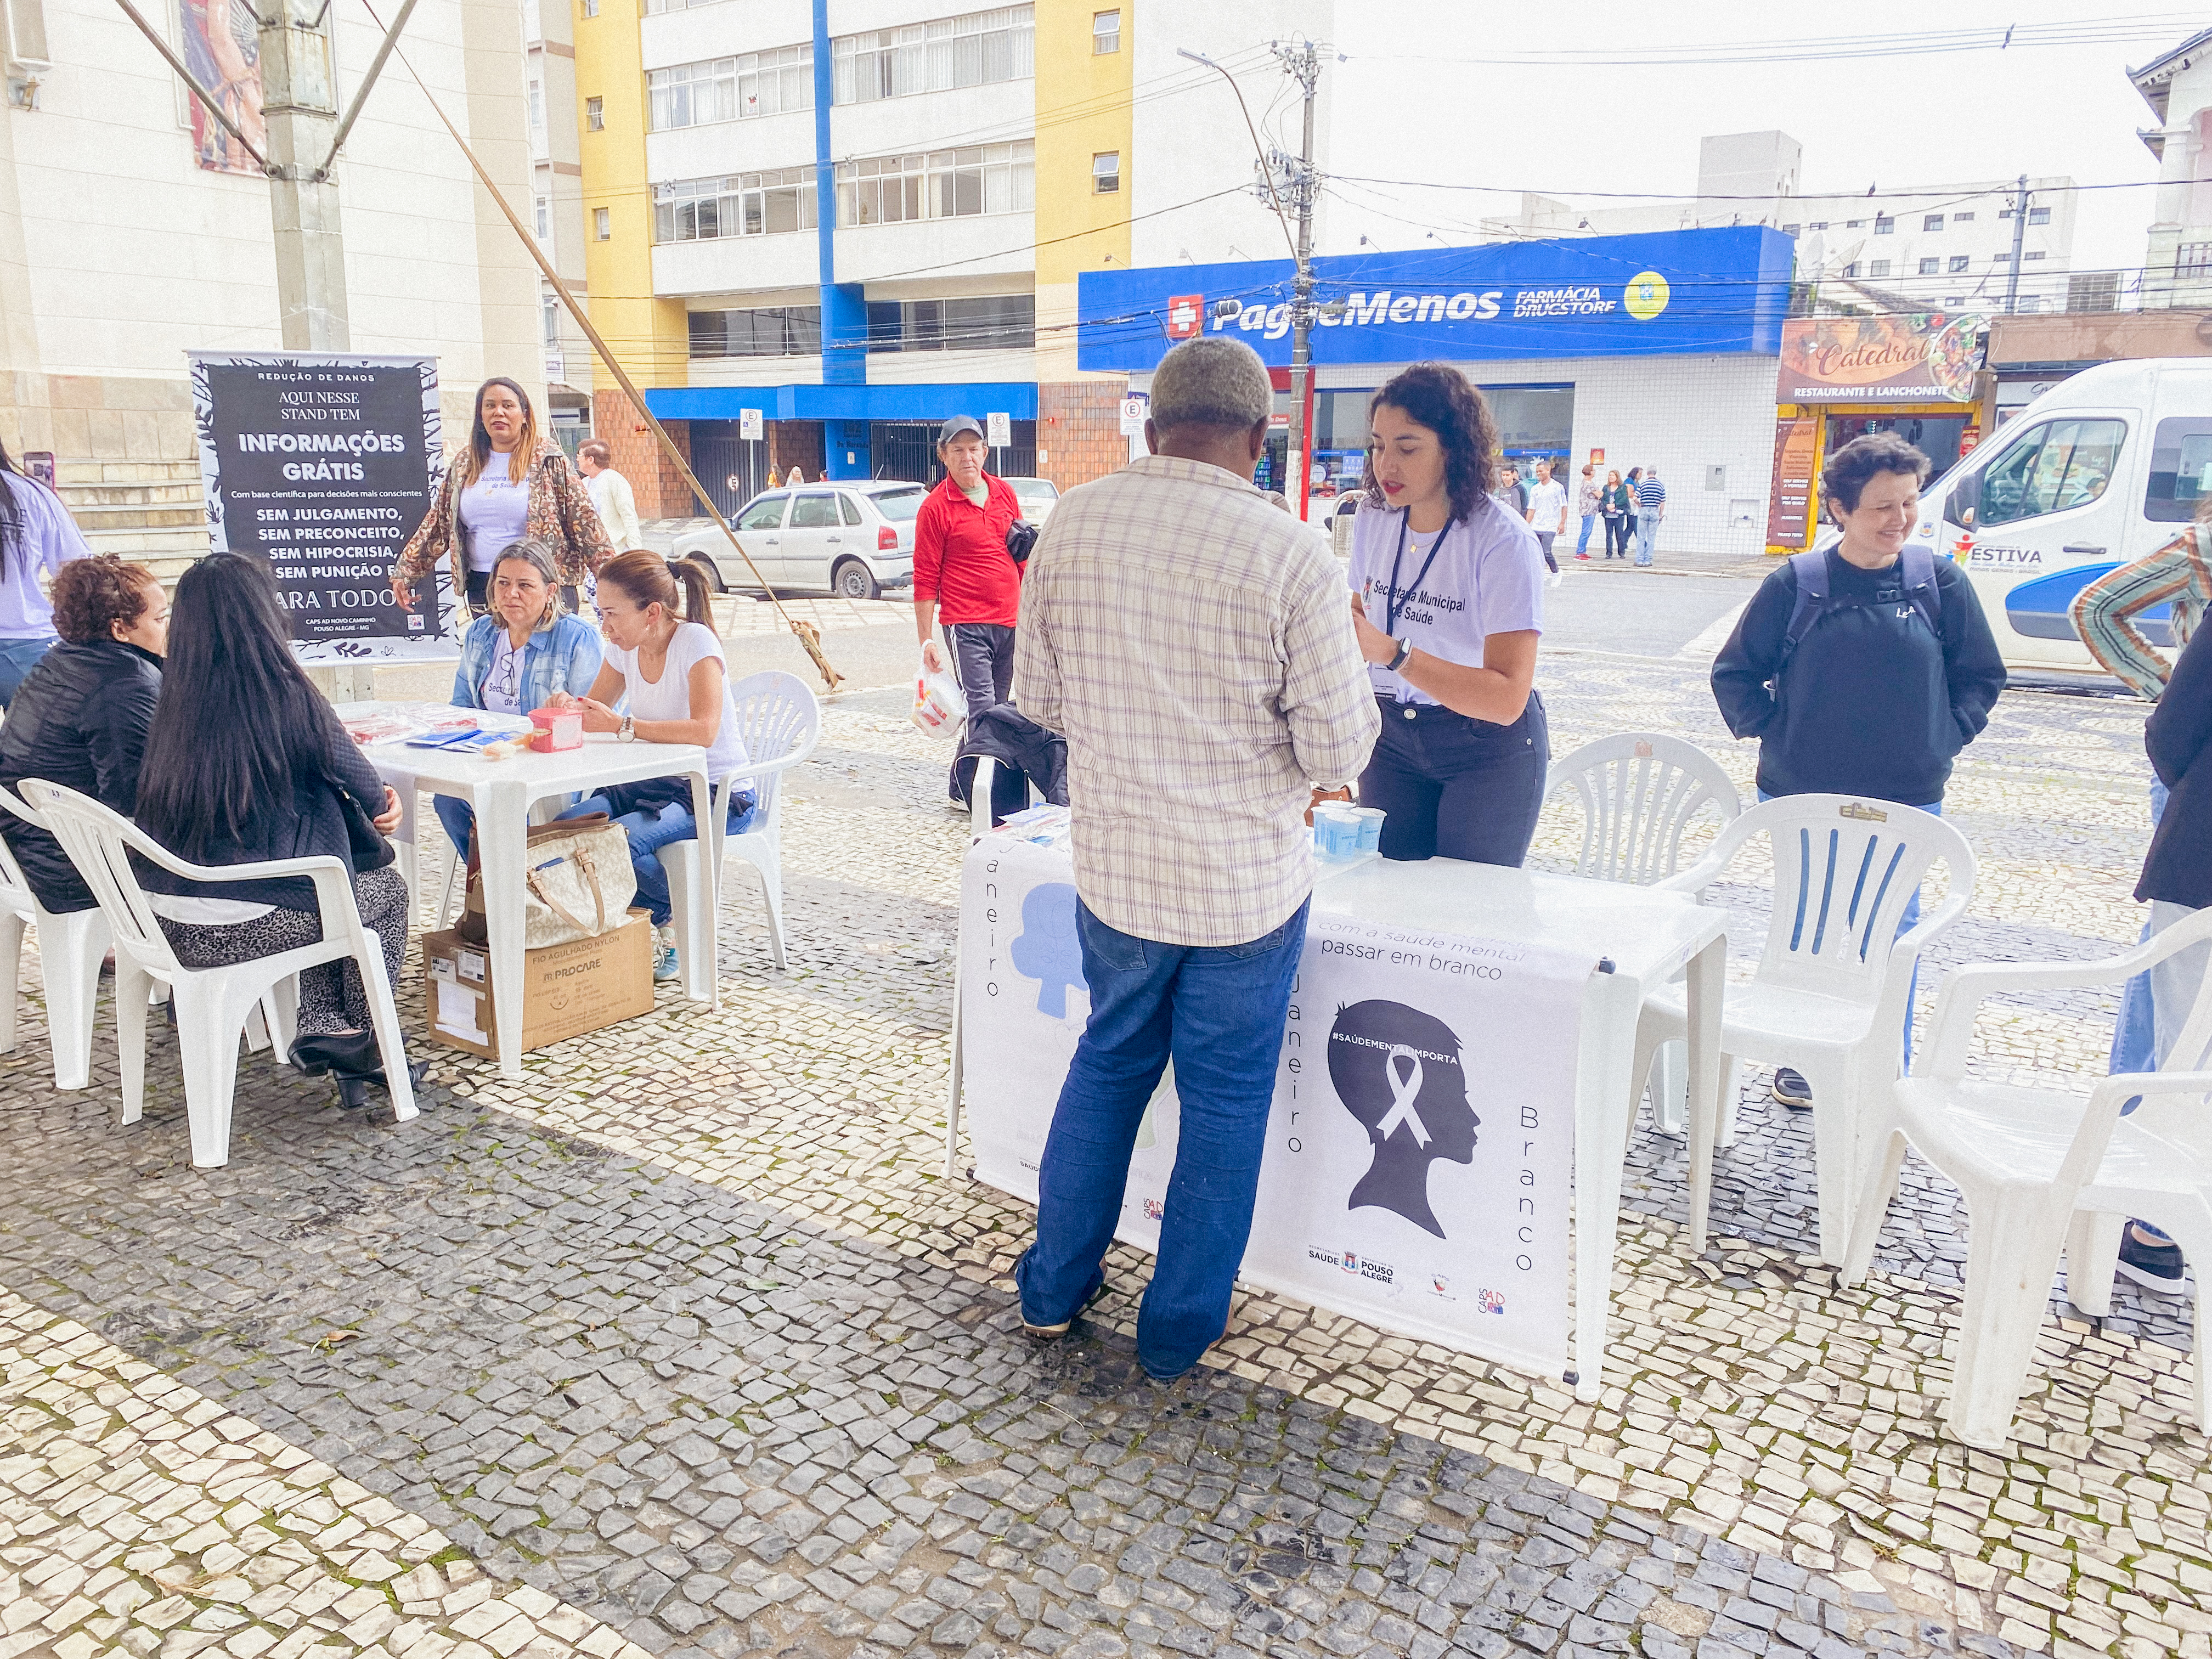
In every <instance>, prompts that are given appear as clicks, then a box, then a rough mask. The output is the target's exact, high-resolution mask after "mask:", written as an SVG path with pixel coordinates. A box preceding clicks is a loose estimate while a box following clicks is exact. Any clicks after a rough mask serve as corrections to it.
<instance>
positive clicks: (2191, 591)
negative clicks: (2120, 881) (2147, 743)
mask: <svg viewBox="0 0 2212 1659" xmlns="http://www.w3.org/2000/svg"><path fill="white" fill-rule="evenodd" d="M2208 520H2212V495H2208V496H2206V497H2204V498H2203V501H2201V502H2200V503H2199V505H2198V507H2197V519H2196V521H2195V522H2194V523H2192V524H2191V525H2190V526H2188V527H2187V528H2186V529H2185V530H2184V531H2183V532H2181V533H2180V534H2179V536H2176V537H2175V538H2173V539H2172V541H2170V542H2168V543H2166V545H2165V546H2163V547H2161V548H2160V549H2159V550H2157V551H2155V552H2154V553H2148V554H2146V555H2144V556H2142V558H2140V559H2137V560H2135V561H2134V562H2131V563H2129V564H2124V565H2122V566H2120V567H2119V568H2118V569H2117V570H2112V571H2108V572H2107V573H2106V574H2104V575H2102V576H2100V577H2099V578H2098V579H2097V580H2095V581H2093V582H2092V583H2090V584H2089V586H2087V587H2085V588H2083V589H2082V590H2081V593H2080V595H2079V596H2078V597H2076V598H2075V601H2074V611H2073V619H2074V628H2075V632H2076V633H2078V634H2079V635H2081V642H2082V644H2084V645H2086V646H2087V647H2088V648H2089V654H2090V655H2091V656H2093V657H2094V658H2095V659H2097V660H2098V662H2099V663H2100V664H2101V665H2103V667H2104V669H2105V671H2106V672H2107V673H2109V674H2111V675H2112V676H2113V677H2114V678H2117V679H2118V680H2119V681H2120V683H2121V684H2124V685H2125V686H2127V687H2128V688H2129V689H2130V690H2132V691H2134V692H2135V693H2136V696H2142V697H2148V698H2149V699H2150V700H2151V701H2152V702H2160V701H2162V700H2163V698H2164V696H2165V694H2166V685H2167V678H2168V671H2167V669H2166V659H2164V658H2163V657H2161V656H2160V655H2159V653H2158V652H2157V650H2156V649H2155V648H2154V647H2153V646H2152V644H2151V642H2150V641H2148V639H2146V638H2145V637H2144V636H2143V635H2142V630H2141V629H2138V628H2137V627H2136V618H2137V617H2141V616H2142V613H2143V612H2145V611H2148V610H2150V609H2152V608H2153V607H2154V606H2156V605H2166V606H2167V607H2168V610H2167V613H2166V614H2167V623H2166V627H2167V629H2169V630H2170V632H2171V634H2172V639H2173V644H2174V648H2175V649H2176V650H2177V651H2182V652H2186V650H2187V648H2188V646H2189V643H2190V641H2191V640H2192V639H2194V638H2195V637H2196V634H2197V627H2198V625H2199V624H2200V623H2202V622H2203V619H2204V611H2205V607H2206V605H2208V604H2212V565H2208V562H2207V559H2206V547H2205V541H2206V534H2205V526H2206V524H2207V522H2208ZM2154 718H2155V717H2154ZM2166 804H2167V790H2166V783H2165V781H2164V780H2163V779H2162V778H2161V777H2160V775H2159V772H2158V770H2157V769H2154V770H2153V772H2152V774H2151V779H2150V823H2151V831H2152V835H2153V836H2154V845H2155V836H2156V835H2157V832H2158V829H2159V827H2160V824H2161V823H2163V821H2164V818H2165V815H2166ZM2156 914H2157V913H2156V910H2155V908H2154V910H2153V913H2152V917H2153V919H2152V920H2151V921H2146V922H2145V923H2144V924H2143V932H2142V937H2143V938H2145V939H2148V938H2149V937H2150V935H2151V930H2152V928H2153V927H2154V925H2155V921H2156ZM2152 1002H2153V986H2152V983H2151V975H2149V974H2138V975H2136V976H2135V977H2134V978H2133V979H2131V980H2130V981H2128V982H2127V986H2126V988H2125V989H2124V990H2123V991H2122V992H2121V994H2120V1011H2119V1018H2118V1019H2117V1020H2115V1021H2114V1022H2113V1026H2112V1057H2111V1059H2110V1060H2109V1061H2108V1062H2107V1066H2106V1069H2107V1070H2108V1071H2110V1072H2112V1073H2121V1072H2148V1071H2150V1070H2152V1069H2153V1068H2154V1067H2155V1066H2157V1064H2158V1063H2159V1055H2160V1053H2161V1052H2162V1051H2161V1050H2160V1048H2159V1046H2158V1042H2157V1031H2156V1026H2155V1023H2154V1016H2153V1011H2152ZM2120 1272H2121V1273H2124V1275H2126V1276H2127V1277H2128V1278H2130V1279H2133V1280H2135V1281H2136V1283H2137V1284H2138V1285H2143V1286H2144V1287H2145V1288H2147V1289H2149V1290H2154V1291H2167V1292H2169V1293H2179V1291H2181V1290H2182V1289H2183V1287H2184V1285H2185V1283H2186V1281H2185V1279H2184V1277H2183V1274H2182V1263H2181V1253H2180V1251H2179V1250H2178V1249H2175V1248H2174V1247H2173V1243H2172V1240H2170V1239H2168V1238H2166V1236H2165V1235H2164V1234H2163V1233H2160V1232H2159V1231H2157V1230H2156V1229H2155V1228H2152V1227H2146V1226H2144V1225H2142V1223H2140V1222H2137V1223H2135V1224H2134V1225H2130V1228H2129V1229H2128V1231H2127V1232H2126V1234H2125V1235H2124V1236H2123V1237H2122V1239H2121V1243H2120Z"/></svg>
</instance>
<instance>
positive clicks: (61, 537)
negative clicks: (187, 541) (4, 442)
mask: <svg viewBox="0 0 2212 1659" xmlns="http://www.w3.org/2000/svg"><path fill="white" fill-rule="evenodd" d="M91 552H92V550H91V549H90V548H89V547H87V546H86V545H85V542H84V537H83V536H82V534H81V533H80V532H78V530H77V527H76V520H74V519H72V518H70V514H69V509H68V508H67V507H64V506H63V505H62V501H61V497H60V496H58V495H55V494H54V492H53V491H52V490H51V489H47V488H46V485H44V484H42V483H40V482H39V481H38V480H37V479H36V478H33V477H31V476H30V475H29V474H27V473H25V472H19V471H16V470H15V462H14V461H12V460H10V459H9V458H8V452H7V450H6V449H5V448H4V447H0V708H7V707H8V705H9V702H12V701H13V700H14V698H15V688H16V687H17V686H19V685H21V684H22V683H23V677H24V676H25V675H26V674H27V673H29V672H30V671H31V670H32V669H33V668H34V667H35V666H37V665H38V662H39V659H40V658H41V657H43V656H45V655H46V653H47V652H48V651H50V650H52V648H53V644H54V641H56V640H57V639H58V638H59V637H60V635H58V634H57V633H56V632H55V630H54V607H53V604H52V601H51V600H50V599H47V597H46V590H45V589H44V588H42V587H41V586H40V585H39V578H40V576H41V575H44V576H45V577H46V580H48V581H49V582H51V581H52V580H53V578H54V576H55V574H57V573H58V571H59V570H60V569H61V568H62V566H63V565H64V564H65V563H67V562H69V561H70V560H71V559H82V558H86V557H88V556H90V555H91Z"/></svg>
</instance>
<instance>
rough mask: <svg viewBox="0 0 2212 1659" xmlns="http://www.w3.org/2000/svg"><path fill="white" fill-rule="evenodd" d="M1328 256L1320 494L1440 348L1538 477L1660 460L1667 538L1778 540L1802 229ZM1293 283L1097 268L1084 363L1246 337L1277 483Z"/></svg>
mask: <svg viewBox="0 0 2212 1659" xmlns="http://www.w3.org/2000/svg"><path fill="white" fill-rule="evenodd" d="M1314 270H1315V276H1316V301H1317V302H1318V303H1319V304H1320V305H1321V306H1322V307H1324V310H1323V314H1322V320H1321V322H1320V325H1318V326H1316V328H1315V330H1314V333H1313V356H1314V362H1315V365H1316V370H1315V375H1314V381H1315V384H1314V386H1313V389H1312V392H1311V394H1310V395H1311V405H1310V419H1309V421H1308V430H1309V432H1310V434H1311V455H1310V463H1309V467H1308V473H1307V476H1308V479H1309V489H1310V496H1311V498H1312V504H1313V505H1314V506H1315V507H1320V506H1322V504H1323V503H1324V502H1325V501H1326V499H1327V498H1328V497H1330V496H1333V495H1335V494H1337V493H1338V492H1339V491H1340V490H1342V489H1346V488H1349V487H1351V486H1352V485H1355V484H1356V483H1358V477H1359V472H1360V466H1361V458H1362V453H1363V445H1364V439H1365V435H1366V418H1367V403H1368V399H1369V398H1370V395H1371V394H1372V393H1373V392H1374V391H1375V389H1376V387H1378V386H1381V385H1383V383H1384V382H1385V381H1387V380H1389V378H1390V377H1391V375H1392V374H1395V373H1396V372H1397V371H1398V370H1399V369H1400V368H1403V367H1404V366H1405V365H1406V364H1407V363H1412V362H1422V361H1425V360H1431V359H1433V360H1438V361H1442V362H1449V363H1454V364H1455V365H1457V366H1458V367H1459V368H1461V369H1462V370H1463V371H1464V372H1465V373H1466V374H1467V375H1468V378H1469V379H1470V380H1474V382H1475V383H1476V384H1477V385H1479V386H1481V387H1482V389H1483V392H1484V395H1485V396H1486V398H1488V400H1489V402H1490V404H1491V408H1492V411H1493V412H1494V414H1495V415H1496V416H1497V418H1498V426H1499V429H1500V434H1501V436H1502V438H1503V441H1504V449H1505V453H1506V454H1507V455H1508V456H1509V457H1510V458H1511V459H1514V460H1515V461H1516V464H1517V465H1519V466H1520V467H1521V469H1522V471H1523V472H1524V473H1525V474H1530V475H1533V473H1534V469H1535V463H1536V462H1537V461H1538V460H1539V459H1549V460H1551V461H1553V464H1554V465H1555V467H1559V468H1564V469H1565V472H1564V474H1563V476H1564V477H1565V481H1566V482H1567V483H1569V485H1570V490H1569V495H1570V500H1571V497H1572V494H1573V492H1572V489H1571V485H1572V484H1573V483H1574V482H1575V479H1576V476H1577V472H1578V471H1579V469H1580V467H1581V466H1582V465H1584V464H1586V463H1588V464H1592V465H1595V478H1596V480H1597V482H1599V483H1603V482H1604V481H1605V477H1606V475H1607V472H1608V471H1619V472H1620V473H1622V474H1623V475H1626V472H1627V471H1628V470H1629V469H1630V468H1631V467H1632V466H1644V467H1647V468H1649V467H1656V468H1657V469H1658V471H1659V475H1660V477H1661V479H1662V482H1664V483H1665V484H1666V486H1667V492H1668V511H1667V519H1666V526H1667V527H1666V529H1665V531H1664V532H1662V537H1661V541H1660V547H1661V550H1662V552H1663V551H1664V550H1666V549H1667V548H1668V546H1670V545H1671V546H1680V547H1695V548H1697V549H1699V550H1710V551H1731V550H1733V551H1741V552H1743V553H1746V554H1753V553H1756V552H1758V551H1759V550H1760V549H1761V548H1762V547H1763V546H1764V545H1765V530H1766V518H1767V505H1768V504H1767V499H1766V489H1767V479H1768V473H1769V471H1770V464H1771V444H1772V441H1773V433H1774V403H1773V387H1774V377H1775V372H1776V356H1777V353H1778V350H1779V348H1780V343H1781V333H1782V325H1783V315H1784V310H1785V308H1786V307H1787V304H1788V298H1789V279H1790V240H1789V239H1788V238H1787V237H1784V236H1783V235H1782V234H1779V233H1778V232H1776V231H1771V230H1766V229H1763V228H1757V227H1753V228H1729V229H1725V230H1691V231H1669V232H1663V233H1660V234H1652V235H1644V236H1602V237H1583V238H1578V239H1575V240H1563V241H1553V242H1502V243H1486V244H1483V245H1480V246H1473V247H1448V248H1428V249H1424V250H1419V251H1413V252H1388V253H1386V252H1370V253H1360V254H1346V255H1341V256H1336V257H1330V258H1318V259H1316V260H1315V261H1314ZM1291 277H1292V268H1291V263H1290V262H1289V261H1288V260H1257V261H1252V262H1249V263H1244V264H1218V265H1172V266H1162V267H1153V268H1148V269H1142V270H1100V271H1086V272H1085V273H1084V275H1083V276H1082V279H1081V286H1080V290H1079V302H1080V313H1079V359H1078V361H1079V364H1080V366H1081V367H1082V368H1085V369H1086V370H1101V371H1109V372H1110V371H1115V370H1119V371H1122V372H1124V373H1127V374H1128V375H1129V376H1130V386H1131V390H1132V391H1133V392H1143V391H1144V390H1145V389H1146V386H1147V385H1148V383H1149V380H1150V375H1151V371H1152V369H1153V368H1155V367H1156V366H1157V365H1158V362H1159V360H1160V358H1161V356H1163V355H1164V353H1165V352H1166V351H1167V350H1168V349H1169V348H1170V347H1171V346H1172V345H1174V344H1175V343H1176V342H1177V341H1178V340H1182V339H1188V338H1191V337H1194V336H1195V335H1197V334H1199V333H1200V332H1206V333H1211V334H1216V335H1223V336H1227V337H1233V338H1236V339H1240V340H1243V341H1244V342H1246V343H1248V344H1249V345H1250V346H1252V347H1253V348H1254V349H1255V350H1257V351H1258V352H1259V353H1260V355H1261V358H1262V360H1263V361H1264V362H1267V365H1268V368H1269V369H1270V371H1271V372H1272V373H1273V375H1274V379H1275V384H1276V387H1277V399H1276V401H1277V410H1278V415H1277V427H1278V430H1279V436H1278V437H1277V438H1276V440H1275V441H1274V442H1273V443H1272V444H1271V445H1270V447H1269V453H1268V455H1267V461H1266V463H1265V465H1264V471H1263V475H1262V477H1261V483H1263V484H1265V485H1266V486H1267V487H1268V488H1270V489H1283V488H1284V487H1285V484H1284V481H1285V479H1286V478H1287V477H1291V476H1292V475H1293V473H1294V471H1295V468H1294V467H1293V465H1292V464H1291V458H1290V456H1289V454H1288V439H1289V434H1288V428H1289V424H1290V422H1289V413H1290V397H1289V387H1290V376H1289V368H1290V361H1291V341H1290V321H1289V307H1288V300H1289V297H1290V293H1291ZM1224 301H1234V302H1235V303H1234V307H1233V308H1231V307H1230V306H1227V305H1225V304H1224V303H1223V302H1224ZM1132 442H1133V448H1134V449H1135V450H1136V451H1138V452H1139V453H1140V452H1141V448H1142V440H1141V439H1133V441H1132ZM1568 528H1569V532H1570V536H1572V535H1573V533H1574V532H1575V531H1576V529H1577V526H1575V525H1574V524H1573V523H1572V522H1570V524H1569V526H1568Z"/></svg>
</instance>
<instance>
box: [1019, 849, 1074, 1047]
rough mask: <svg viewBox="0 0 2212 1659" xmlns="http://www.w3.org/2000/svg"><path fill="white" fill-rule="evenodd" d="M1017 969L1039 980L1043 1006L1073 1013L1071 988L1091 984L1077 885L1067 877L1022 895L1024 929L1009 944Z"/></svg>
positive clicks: (1054, 1012)
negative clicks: (1078, 927)
mask: <svg viewBox="0 0 2212 1659" xmlns="http://www.w3.org/2000/svg"><path fill="white" fill-rule="evenodd" d="M1006 955H1007V957H1009V958H1010V959H1011V960H1012V963H1013V964H1014V971H1015V972H1016V973H1018V974H1020V975H1023V976H1024V978H1027V979H1033V980H1035V981H1037V1001H1036V1006H1037V1012H1039V1013H1041V1014H1044V1015H1047V1016H1048V1017H1050V1018H1054V1019H1066V1018H1067V994H1068V992H1069V990H1070V989H1079V990H1085V991H1087V990H1089V989H1090V987H1089V986H1088V985H1087V984H1085V981H1084V978H1083V943H1082V941H1081V940H1080V939H1078V938H1077V937H1076V933H1075V888H1074V886H1073V884H1071V883H1068V882H1065V881H1048V882H1043V883H1041V884H1038V885H1037V886H1035V887H1032V888H1030V890H1029V896H1028V897H1026V898H1024V900H1023V901H1022V931H1021V932H1020V933H1018V934H1017V935H1015V938H1014V942H1013V944H1012V945H1011V946H1009V947H1008V949H1007V951H1006Z"/></svg>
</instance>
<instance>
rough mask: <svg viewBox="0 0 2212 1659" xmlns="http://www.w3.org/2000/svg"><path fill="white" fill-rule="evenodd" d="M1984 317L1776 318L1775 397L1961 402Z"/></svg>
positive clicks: (1978, 358) (1977, 358) (1968, 394)
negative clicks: (1778, 330)
mask: <svg viewBox="0 0 2212 1659" xmlns="http://www.w3.org/2000/svg"><path fill="white" fill-rule="evenodd" d="M1987 326H1988V323H1987V319H1984V318H1982V317H1979V316H1975V315H1972V314H1966V315H1962V314H1960V313H1955V312H1942V311H1916V312H1905V313H1899V314H1896V315H1891V316H1881V317H1800V318H1796V319H1792V320H1791V321H1790V322H1787V323H1785V324H1784V325H1783V327H1782V362H1781V371H1780V375H1779V378H1778V380H1776V382H1775V389H1774V397H1775V401H1776V402H1777V403H1784V404H1820V403H1884V402H1898V403H1930V402H1933V403H1967V402H1971V401H1972V398H1973V396H1974V376H1975V374H1977V373H1978V372H1979V370H1980V368H1981V366H1982V337H1983V334H1984V331H1985V330H1986V328H1987Z"/></svg>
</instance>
